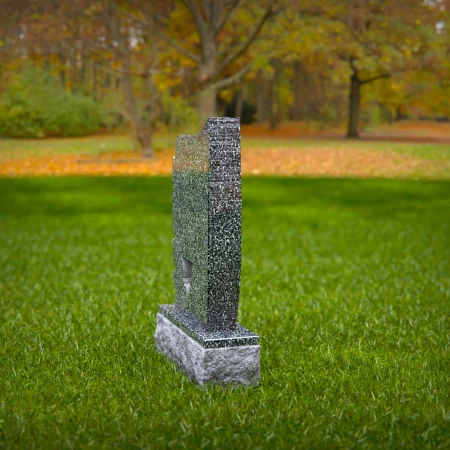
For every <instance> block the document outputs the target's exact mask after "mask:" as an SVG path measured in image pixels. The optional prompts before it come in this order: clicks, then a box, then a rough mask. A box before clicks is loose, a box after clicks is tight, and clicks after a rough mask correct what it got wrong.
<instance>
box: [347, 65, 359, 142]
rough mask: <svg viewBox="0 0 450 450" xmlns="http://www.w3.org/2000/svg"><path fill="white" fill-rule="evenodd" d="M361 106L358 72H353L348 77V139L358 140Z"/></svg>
mask: <svg viewBox="0 0 450 450" xmlns="http://www.w3.org/2000/svg"><path fill="white" fill-rule="evenodd" d="M360 104H361V81H360V80H359V78H358V72H356V71H354V72H353V74H352V76H351V77H350V96H349V117H348V127H347V136H346V137H348V138H359V134H358V124H359V110H360Z"/></svg>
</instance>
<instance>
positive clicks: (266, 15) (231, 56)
mask: <svg viewBox="0 0 450 450" xmlns="http://www.w3.org/2000/svg"><path fill="white" fill-rule="evenodd" d="M271 15H272V5H270V6H269V7H268V8H267V9H266V12H265V13H264V14H263V16H262V17H261V19H260V21H259V22H258V23H257V25H256V26H255V28H253V31H252V32H251V33H250V34H249V35H248V38H247V39H246V41H245V42H244V43H243V44H242V45H241V46H240V47H239V48H238V49H237V50H236V51H234V52H233V53H230V54H229V55H228V56H227V57H226V58H225V59H224V60H223V61H222V63H221V64H220V65H219V68H218V70H217V72H218V73H219V72H222V71H223V70H224V69H226V68H227V67H228V66H229V65H230V64H231V63H232V62H233V61H235V60H236V59H237V58H239V56H241V55H242V54H243V53H244V52H245V51H246V50H247V49H248V47H250V45H251V43H252V42H253V41H254V40H255V38H256V36H258V33H259V32H260V31H261V29H262V27H263V26H264V23H265V22H266V20H267V19H268V18H269V17H270V16H271Z"/></svg>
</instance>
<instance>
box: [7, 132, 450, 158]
mask: <svg viewBox="0 0 450 450" xmlns="http://www.w3.org/2000/svg"><path fill="white" fill-rule="evenodd" d="M292 127H293V125H291V126H290V128H287V127H285V128H283V127H281V128H280V129H279V130H275V131H271V130H268V129H264V128H261V127H257V128H255V127H253V126H243V127H242V133H243V137H242V148H243V149H244V151H245V149H246V148H247V149H248V148H251V149H258V148H260V149H268V148H290V149H298V150H306V149H308V150H309V149H315V148H324V147H325V148H331V149H349V150H359V149H365V150H369V151H374V152H384V153H388V154H401V155H411V156H415V157H418V158H424V159H430V160H446V161H449V160H450V125H447V124H444V125H443V127H448V133H449V134H448V142H447V143H433V142H432V139H433V137H434V133H433V130H431V131H430V132H429V133H428V135H426V136H428V137H429V138H430V142H429V143H427V142H398V141H395V140H389V139H390V138H392V136H391V134H389V133H387V132H386V131H383V133H385V135H386V140H383V141H372V140H368V139H362V140H348V139H343V138H336V137H332V136H331V137H327V136H322V137H320V136H316V137H314V136H311V137H308V136H307V135H306V136H302V135H301V132H299V133H297V134H294V135H292V134H289V133H292ZM381 129H382V130H385V128H381ZM394 130H395V128H394ZM445 130H446V128H445V129H444V131H445ZM185 132H190V133H195V132H196V131H195V130H192V129H189V130H187V131H185ZM422 133H423V132H422ZM177 134H178V133H174V134H168V133H156V135H155V138H154V146H155V150H156V151H159V150H166V149H173V148H175V142H176V135H177ZM334 134H336V133H334ZM366 134H367V133H366ZM440 135H442V131H441V134H440ZM299 136H300V137H301V138H299ZM374 136H377V138H379V137H380V134H378V135H375V134H374ZM401 136H403V137H407V136H408V135H407V134H405V132H404V131H403V133H402V134H401ZM415 136H416V135H415V134H412V137H415ZM426 136H425V138H426ZM420 137H424V136H423V135H422V134H420ZM131 150H132V144H131V139H130V137H129V136H128V135H117V134H111V135H104V136H91V137H81V138H51V139H1V138H0V162H1V160H5V159H11V158H24V157H35V156H47V155H60V154H80V155H83V154H89V155H99V154H102V153H113V152H125V151H131Z"/></svg>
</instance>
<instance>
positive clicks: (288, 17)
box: [0, 0, 450, 175]
mask: <svg viewBox="0 0 450 450" xmlns="http://www.w3.org/2000/svg"><path fill="white" fill-rule="evenodd" d="M449 12H450V10H449V3H448V1H447V0H426V1H423V0H410V1H408V2H400V1H397V0H379V1H370V0H354V1H350V2H349V1H344V0H324V1H322V2H320V3H319V2H315V1H310V0H303V1H295V0H279V1H261V2H253V1H247V0H223V1H195V0H164V1H158V0H128V1H121V0H99V1H93V0H89V1H87V0H75V1H36V0H18V1H15V2H9V1H5V0H2V2H1V8H0V14H1V18H0V20H1V22H0V58H1V59H0V136H1V137H3V138H15V139H18V138H26V139H43V138H53V140H51V141H49V140H47V141H46V143H43V141H36V142H34V143H30V142H26V143H24V142H19V141H17V140H14V141H10V140H9V139H2V140H1V141H0V151H1V159H2V162H3V163H6V161H9V166H8V167H7V166H5V164H2V167H3V170H2V172H1V173H2V174H3V175H8V174H10V175H11V174H12V175H14V174H20V173H23V174H26V173H28V172H29V171H30V170H33V168H34V169H35V172H36V171H37V172H36V173H41V172H42V170H44V169H41V172H39V170H38V169H37V165H39V163H38V162H36V161H34V162H31V163H30V162H29V164H28V166H27V167H28V169H24V168H23V167H22V169H19V168H18V167H16V166H17V158H19V157H20V158H28V157H31V156H41V157H44V156H45V155H47V156H48V155H50V154H51V155H56V154H59V155H60V156H61V154H64V153H65V154H72V155H73V154H81V155H83V154H89V155H93V154H95V155H97V156H98V155H100V156H101V155H107V159H111V158H113V159H114V158H116V159H117V157H119V156H120V158H124V157H125V156H126V157H127V158H128V157H131V156H133V157H136V156H137V155H139V156H140V157H141V161H140V162H141V166H140V169H138V168H135V169H133V170H134V171H137V172H138V173H147V172H151V173H166V172H167V173H168V172H170V168H169V165H170V164H169V163H168V162H167V161H169V160H170V158H168V159H167V158H166V159H167V161H166V163H165V162H164V161H165V159H164V151H165V150H168V149H169V150H170V149H173V147H174V144H175V137H176V135H177V134H179V133H182V132H183V133H186V132H189V133H197V132H199V131H200V129H201V127H202V124H203V123H204V121H205V119H206V118H207V117H210V116H234V117H241V123H242V125H243V128H242V133H243V136H244V139H245V138H248V141H247V144H248V145H247V147H249V148H255V149H263V148H265V147H270V148H271V149H274V148H280V147H286V145H287V144H286V142H285V138H290V139H291V141H290V145H291V146H292V145H294V144H293V143H292V142H293V141H292V139H294V140H295V139H297V138H307V139H310V140H311V139H312V140H314V141H317V140H318V139H319V138H320V143H321V146H320V148H322V147H323V146H324V145H325V146H326V144H324V143H326V142H328V143H330V142H329V140H333V139H340V138H342V137H344V136H346V137H348V138H352V139H357V138H365V139H366V140H367V139H370V140H372V141H376V140H380V139H381V140H389V141H396V142H399V141H400V142H401V141H405V140H407V141H408V140H409V141H415V142H424V141H425V142H435V141H439V142H447V143H448V142H449V141H450V126H449V120H450V32H449V23H450V22H449ZM81 136H91V137H92V138H91V139H87V140H84V141H83V140H79V139H78V140H77V139H75V140H67V139H66V140H63V141H61V142H62V143H55V139H54V138H59V137H66V138H67V137H81ZM280 139H281V140H282V142H281V143H280ZM261 141H264V142H263V143H262V142H261ZM49 142H51V144H49ZM310 144H311V142H309V145H306V143H305V142H304V143H303V144H302V143H299V144H295V146H297V147H298V146H303V147H304V146H305V145H306V146H307V149H310ZM330 145H332V147H333V151H335V150H336V148H338V149H339V148H341V149H342V148H344V147H342V145H343V144H342V142H340V143H339V144H336V142H331V144H330ZM354 145H355V144H351V143H349V144H348V146H347V147H345V148H353V147H352V146H354ZM370 145H375V146H376V144H375V143H372V144H370ZM370 145H369V144H367V145H366V146H365V147H364V148H362V147H361V146H360V147H358V149H360V148H361V149H363V150H364V149H365V150H367V149H368V150H373V149H374V147H371V146H370ZM288 146H289V145H288ZM316 147H317V146H316ZM375 150H376V147H375ZM161 151H162V154H158V152H161ZM124 152H125V153H127V152H132V154H131V153H130V154H128V153H127V154H126V155H124ZM297 153H298V152H297ZM394 153H398V152H397V151H394ZM155 155H156V156H159V157H160V158H159V159H160V166H161V164H162V166H161V167H160V166H155V164H156V161H153V162H151V161H149V162H148V163H147V164H146V165H145V168H144V165H143V164H144V160H143V158H154V157H155ZM266 156H267V157H269V156H270V155H266ZM298 156H299V155H297V157H298ZM338 156H339V155H338ZM270 157H271V156H270ZM313 157H314V158H317V151H316V152H313ZM321 157H322V159H324V158H325V160H327V161H329V157H326V156H324V155H323V154H322V155H321ZM255 158H256V159H257V155H253V156H252V157H251V158H250V159H251V160H254V159H255ZM280 158H281V159H283V158H284V159H287V160H288V161H289V163H288V162H286V163H281V165H282V166H283V167H280V168H279V169H278V171H281V172H283V171H284V172H287V173H288V174H289V173H290V171H289V170H291V172H292V170H294V169H292V168H291V169H288V168H287V167H285V166H288V165H289V164H290V165H291V166H294V167H297V169H298V166H300V165H303V166H304V163H306V162H305V161H296V159H295V156H292V155H291V156H290V157H287V156H286V154H285V153H284V154H283V153H281V154H280ZM271 159H273V157H271ZM338 159H339V158H338ZM352 159H353V158H352ZM12 160H14V164H15V165H16V166H14V167H13V166H11V164H13V161H12ZM105 161H106V159H105ZM320 161H321V159H320V158H319V160H318V161H315V162H314V164H313V166H314V167H315V169H314V170H313V168H310V169H307V168H306V169H305V168H304V169H303V172H305V170H306V173H310V172H312V173H313V174H315V173H316V172H317V171H319V172H320V170H322V171H323V170H324V169H323V168H322V169H320V170H319V169H317V167H318V166H320V165H321V162H320ZM73 162H74V161H73V160H70V162H68V161H67V160H65V161H64V162H63V161H62V160H60V161H59V162H56V161H53V164H54V165H56V166H58V165H61V164H62V165H64V164H65V165H67V164H70V163H73ZM128 162H129V161H123V164H126V163H128ZM244 162H245V161H244ZM46 164H47V165H48V161H47V163H46ZM386 164H387V165H389V163H388V162H387V163H386ZM56 166H55V167H56ZM78 166H79V165H75V167H73V168H72V170H73V171H75V172H77V173H78V172H81V173H83V171H89V172H90V171H95V170H100V169H98V168H97V169H95V167H96V166H95V165H94V166H90V167H78ZM166 166H167V167H166ZM122 168H123V167H122ZM123 169H124V170H125V168H123ZM53 170H54V171H55V170H56V171H58V170H59V171H62V172H64V173H66V172H67V171H68V170H69V169H68V168H67V167H66V168H65V169H64V168H62V167H59V168H58V167H56V168H54V169H53ZM102 170H103V171H109V170H110V169H105V168H103V169H102ZM102 170H100V171H102ZM126 170H128V171H129V170H131V171H133V170H132V169H130V168H129V167H128V168H126ZM273 170H274V169H273V168H272V169H271V171H272V172H273ZM299 170H300V169H298V170H297V171H299ZM46 171H47V172H48V171H51V170H50V169H48V168H47V169H46ZM114 171H115V172H117V171H120V168H119V166H117V167H115V168H114V169H113V172H114ZM268 171H269V172H270V170H269V169H268V168H264V167H263V166H261V164H260V163H258V162H255V163H254V164H253V165H251V166H250V165H248V164H247V163H245V164H244V172H249V173H254V174H258V173H265V172H268ZM44 172H45V171H44ZM47 172H45V173H47ZM294 172H295V170H294ZM303 172H302V171H300V174H301V173H303ZM328 172H329V171H328ZM338 172H342V168H341V169H339V168H338ZM344 172H345V171H344ZM33 173H34V172H33Z"/></svg>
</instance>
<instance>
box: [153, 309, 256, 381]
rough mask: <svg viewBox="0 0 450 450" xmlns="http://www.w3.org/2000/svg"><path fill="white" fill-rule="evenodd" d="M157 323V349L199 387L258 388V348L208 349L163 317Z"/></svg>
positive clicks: (243, 346) (160, 315)
mask: <svg viewBox="0 0 450 450" xmlns="http://www.w3.org/2000/svg"><path fill="white" fill-rule="evenodd" d="M165 306H168V305H165ZM156 320H157V325H156V332H155V344H156V349H157V350H158V351H159V352H160V353H162V354H164V355H165V356H166V357H167V358H168V359H169V360H171V361H173V362H174V363H175V364H176V365H177V366H178V367H179V368H180V369H181V370H182V371H183V372H184V373H185V374H187V375H188V376H189V377H190V378H192V379H193V380H194V381H195V382H197V383H198V384H201V385H203V384H207V383H212V384H243V385H246V386H250V385H252V386H256V385H258V383H259V377H260V367H259V353H260V346H259V345H240V346H236V345H234V346H228V347H212V348H205V347H204V346H203V345H201V344H200V343H199V342H198V341H196V340H194V339H192V338H191V337H190V336H188V335H187V334H186V333H185V332H184V331H183V330H182V329H181V328H180V327H178V326H177V325H175V324H174V323H172V321H171V320H169V319H168V318H167V317H165V316H164V315H163V314H161V313H158V314H157V315H156ZM242 328H243V327H242Z"/></svg>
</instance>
